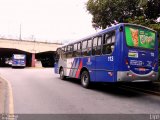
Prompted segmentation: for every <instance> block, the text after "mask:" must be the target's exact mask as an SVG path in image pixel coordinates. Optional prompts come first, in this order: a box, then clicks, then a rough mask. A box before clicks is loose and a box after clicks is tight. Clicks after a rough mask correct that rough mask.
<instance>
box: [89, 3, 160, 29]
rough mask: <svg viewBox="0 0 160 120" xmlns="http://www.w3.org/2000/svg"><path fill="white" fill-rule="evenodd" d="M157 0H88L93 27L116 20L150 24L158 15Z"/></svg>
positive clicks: (105, 25) (102, 26)
mask: <svg viewBox="0 0 160 120" xmlns="http://www.w3.org/2000/svg"><path fill="white" fill-rule="evenodd" d="M159 6H160V1H159V0H88V2H87V4H86V7H87V10H88V11H89V13H90V14H92V15H93V19H92V23H93V27H94V28H102V29H104V28H106V27H107V26H110V25H111V24H114V23H115V21H116V22H134V23H141V24H142V25H147V26H148V24H150V23H151V24H152V23H154V24H155V22H154V20H155V19H157V18H158V17H159V16H160V9H159Z"/></svg>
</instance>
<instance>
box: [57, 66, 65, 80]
mask: <svg viewBox="0 0 160 120" xmlns="http://www.w3.org/2000/svg"><path fill="white" fill-rule="evenodd" d="M59 74H60V79H61V80H65V79H66V76H65V75H64V70H63V68H61V70H60V73H59Z"/></svg>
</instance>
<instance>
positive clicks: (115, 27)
mask: <svg viewBox="0 0 160 120" xmlns="http://www.w3.org/2000/svg"><path fill="white" fill-rule="evenodd" d="M124 25H133V26H138V27H142V28H145V29H148V30H151V31H154V32H156V31H155V30H153V29H151V28H148V27H145V26H142V25H138V24H132V23H119V24H117V25H114V26H111V27H108V28H106V29H103V30H101V31H100V32H97V33H95V34H92V35H89V36H87V37H84V38H81V39H79V40H75V41H73V42H70V43H68V44H67V45H71V44H74V43H78V42H81V41H83V40H86V39H90V38H92V37H94V36H98V35H101V34H103V33H106V32H108V31H112V30H115V29H118V28H119V27H120V26H124ZM67 45H62V46H61V47H64V46H67ZM61 47H59V48H61Z"/></svg>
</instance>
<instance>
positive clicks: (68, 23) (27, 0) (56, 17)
mask: <svg viewBox="0 0 160 120" xmlns="http://www.w3.org/2000/svg"><path fill="white" fill-rule="evenodd" d="M86 2H87V0H0V16H1V17H0V37H1V38H2V37H5V38H11V39H19V36H20V31H21V38H22V39H25V40H36V41H44V42H58V43H61V42H62V43H65V42H72V41H73V40H76V39H80V38H83V37H85V36H88V35H90V34H93V33H95V32H96V31H95V30H94V29H93V28H92V23H91V21H92V16H91V15H90V14H89V13H88V12H87V10H86V7H85V3H86ZM20 26H21V27H20ZM20 28H21V30H20Z"/></svg>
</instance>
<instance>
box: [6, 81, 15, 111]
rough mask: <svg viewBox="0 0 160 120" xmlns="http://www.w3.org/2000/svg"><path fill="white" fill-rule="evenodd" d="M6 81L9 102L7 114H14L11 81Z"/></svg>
mask: <svg viewBox="0 0 160 120" xmlns="http://www.w3.org/2000/svg"><path fill="white" fill-rule="evenodd" d="M6 81H7V84H8V96H9V99H8V102H9V106H8V107H9V114H14V102H13V91H12V86H11V83H10V82H9V81H8V80H6Z"/></svg>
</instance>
